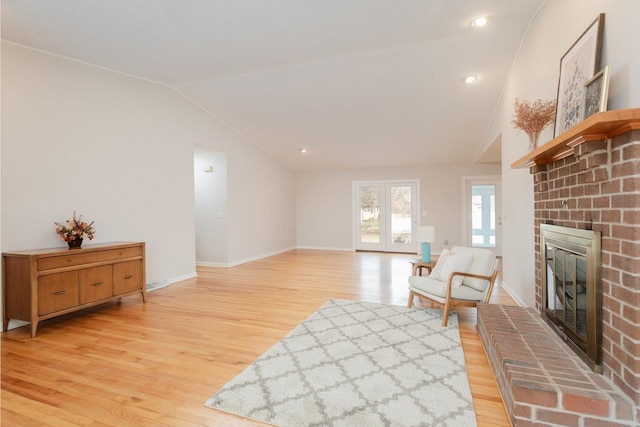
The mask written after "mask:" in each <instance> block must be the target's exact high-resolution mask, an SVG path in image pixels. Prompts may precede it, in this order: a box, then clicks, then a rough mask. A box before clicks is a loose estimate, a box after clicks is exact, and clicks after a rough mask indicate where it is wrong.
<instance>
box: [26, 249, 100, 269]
mask: <svg viewBox="0 0 640 427" xmlns="http://www.w3.org/2000/svg"><path fill="white" fill-rule="evenodd" d="M97 261H98V252H88V253H77V254H69V255H63V256H56V257H50V258H49V257H47V258H40V259H39V260H38V270H39V271H47V270H54V269H56V268H64V267H73V266H75V265H82V264H90V263H92V262H97Z"/></svg>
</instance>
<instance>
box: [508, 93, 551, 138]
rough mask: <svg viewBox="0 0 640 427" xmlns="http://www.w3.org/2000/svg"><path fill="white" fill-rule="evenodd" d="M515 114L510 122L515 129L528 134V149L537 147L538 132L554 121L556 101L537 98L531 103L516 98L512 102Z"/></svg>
mask: <svg viewBox="0 0 640 427" xmlns="http://www.w3.org/2000/svg"><path fill="white" fill-rule="evenodd" d="M513 106H514V109H515V111H516V114H515V115H514V116H513V119H512V120H511V124H513V127H514V128H516V129H521V130H523V131H524V132H525V133H526V134H527V135H528V136H529V151H533V150H535V149H536V148H537V147H538V138H540V132H542V131H543V130H544V128H546V127H547V126H549V125H550V124H551V123H553V122H554V120H555V117H556V101H543V100H541V99H538V100H537V101H535V102H533V103H531V102H529V101H525V100H522V101H520V100H519V99H518V98H516V101H515V103H514V104H513Z"/></svg>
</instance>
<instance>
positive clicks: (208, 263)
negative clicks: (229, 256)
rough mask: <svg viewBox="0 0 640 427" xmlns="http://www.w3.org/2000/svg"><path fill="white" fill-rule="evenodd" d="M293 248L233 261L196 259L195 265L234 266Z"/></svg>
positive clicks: (292, 248) (291, 248)
mask: <svg viewBox="0 0 640 427" xmlns="http://www.w3.org/2000/svg"><path fill="white" fill-rule="evenodd" d="M295 249H296V247H295V246H292V247H289V248H284V249H280V250H277V251H274V252H269V253H267V254H261V255H256V256H253V257H251V258H245V259H240V260H238V261H233V262H228V263H224V262H205V261H197V262H196V265H197V266H201V267H222V268H229V267H235V266H236V265H241V264H246V263H248V262H252V261H258V260H260V259H263V258H268V257H270V256H274V255H278V254H281V253H284V252H289V251H293V250H295Z"/></svg>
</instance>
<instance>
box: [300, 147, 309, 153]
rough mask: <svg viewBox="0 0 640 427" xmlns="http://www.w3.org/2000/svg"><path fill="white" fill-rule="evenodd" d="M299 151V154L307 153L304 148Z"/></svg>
mask: <svg viewBox="0 0 640 427" xmlns="http://www.w3.org/2000/svg"><path fill="white" fill-rule="evenodd" d="M299 151H300V154H307V152H308V150H307V149H306V148H301V149H300V150H299Z"/></svg>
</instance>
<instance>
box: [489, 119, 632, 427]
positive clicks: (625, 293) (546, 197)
mask: <svg viewBox="0 0 640 427" xmlns="http://www.w3.org/2000/svg"><path fill="white" fill-rule="evenodd" d="M525 167H526V168H529V169H530V172H531V174H532V176H533V185H534V232H535V275H536V277H535V308H521V307H512V308H505V307H500V306H490V305H487V306H483V307H478V331H479V333H480V336H481V338H482V341H483V344H484V346H485V349H486V351H487V355H488V357H489V360H490V362H491V365H492V368H493V370H494V373H495V374H496V378H497V380H498V384H499V386H500V390H501V392H502V395H503V399H504V401H505V405H506V407H507V410H508V412H509V415H510V417H511V420H512V422H513V424H514V425H515V426H518V427H519V426H529V425H537V426H547V425H575V426H584V425H603V426H609V425H611V426H614V425H616V426H617V425H635V423H636V422H638V421H640V409H639V408H640V108H636V109H629V110H618V111H610V112H604V113H597V114H595V115H593V116H591V117H589V118H588V119H586V120H585V121H583V122H582V123H580V124H578V125H576V126H575V127H574V128H573V129H570V130H569V131H567V132H565V133H563V134H562V135H560V136H558V137H556V138H554V139H553V140H551V141H549V142H548V143H546V144H545V145H543V146H541V147H539V148H538V149H537V150H535V151H533V152H532V153H529V154H528V155H527V156H525V157H523V158H522V159H520V160H518V161H516V162H514V163H513V164H512V168H525ZM541 224H553V225H555V226H560V227H570V228H574V229H581V230H594V231H598V232H600V233H601V251H600V252H601V253H600V255H601V265H600V269H601V270H600V273H601V281H600V282H601V283H600V284H601V301H602V302H601V315H602V321H601V355H602V361H601V366H602V374H601V375H599V374H596V373H594V372H593V371H592V370H591V369H589V367H588V366H587V365H586V364H585V363H583V362H582V361H581V360H580V359H579V358H578V357H576V355H575V353H573V351H572V350H569V346H567V345H566V344H565V343H564V341H563V340H562V339H560V338H559V335H557V334H556V333H555V332H554V331H553V330H552V329H551V328H550V327H549V325H547V324H546V323H545V322H544V321H542V320H541V314H540V313H541V312H542V309H543V302H544V301H543V274H545V273H546V268H547V266H546V265H544V264H543V261H542V259H544V258H541V253H540V251H541V250H543V249H544V248H541V239H540V228H541V227H540V225H541ZM514 343H520V345H515V344H514Z"/></svg>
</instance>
